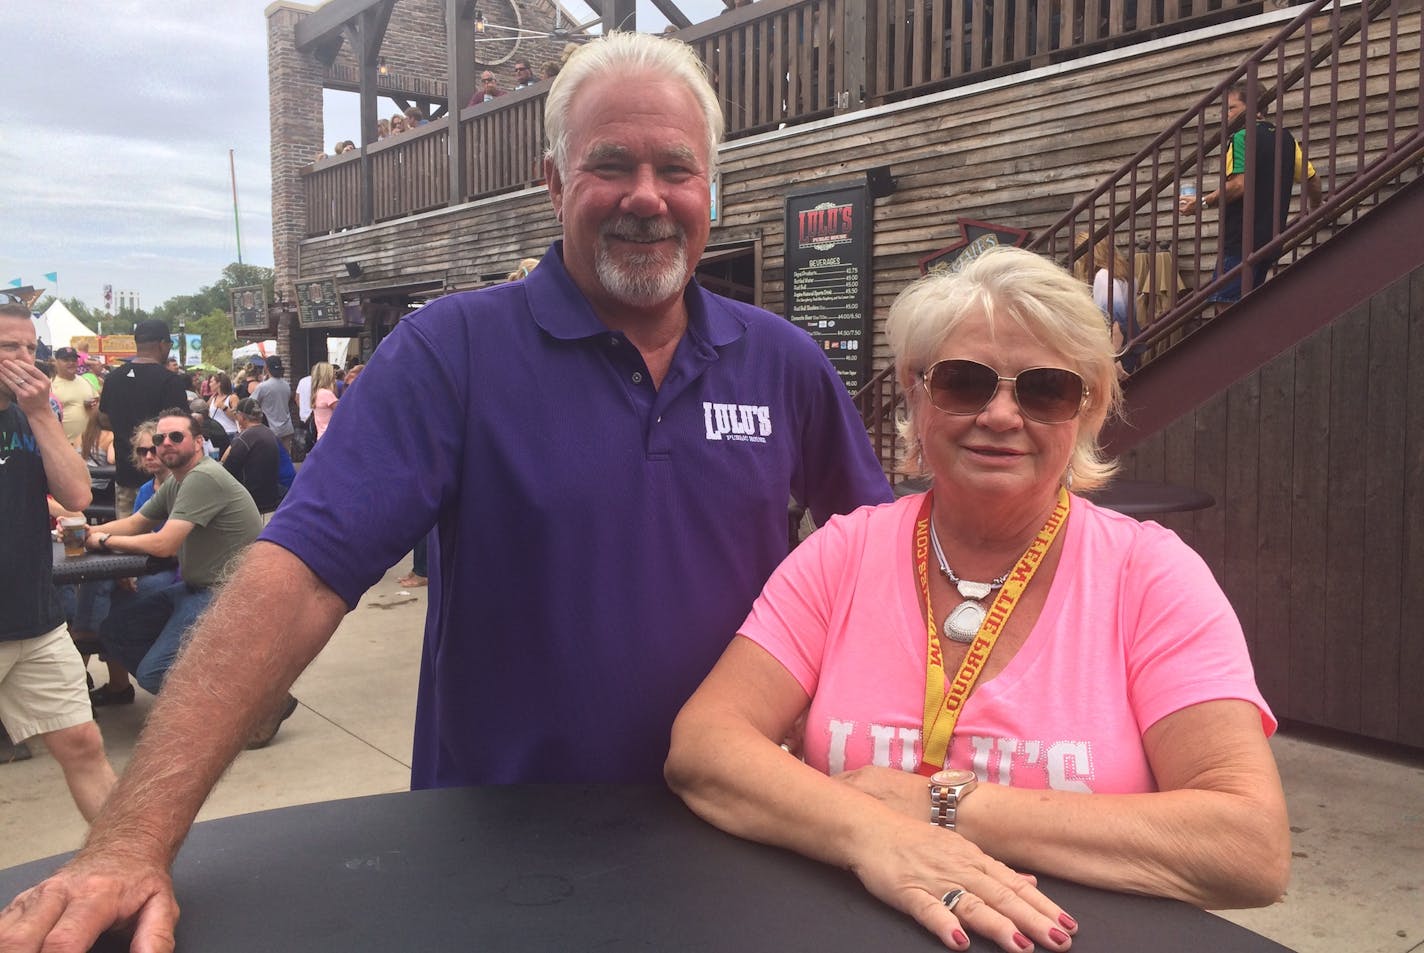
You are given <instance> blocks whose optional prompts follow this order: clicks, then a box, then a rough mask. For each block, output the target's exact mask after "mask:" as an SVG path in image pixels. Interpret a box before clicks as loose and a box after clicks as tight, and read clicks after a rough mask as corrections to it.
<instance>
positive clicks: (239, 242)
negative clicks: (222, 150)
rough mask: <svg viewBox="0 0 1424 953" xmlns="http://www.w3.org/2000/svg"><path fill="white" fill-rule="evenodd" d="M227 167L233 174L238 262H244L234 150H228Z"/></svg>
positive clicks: (234, 228)
mask: <svg viewBox="0 0 1424 953" xmlns="http://www.w3.org/2000/svg"><path fill="white" fill-rule="evenodd" d="M227 168H228V172H229V173H231V175H232V228H233V231H235V232H236V233H237V263H238V264H239V265H240V264H242V224H241V222H239V221H238V217H237V163H236V162H235V161H233V157H232V150H231V149H229V150H227Z"/></svg>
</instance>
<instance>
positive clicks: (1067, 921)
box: [1058, 913, 1078, 930]
mask: <svg viewBox="0 0 1424 953" xmlns="http://www.w3.org/2000/svg"><path fill="white" fill-rule="evenodd" d="M1058 922H1059V923H1061V924H1063V929H1065V930H1076V929H1078V921H1077V920H1074V919H1073V918H1072V917H1070V916H1068V914H1066V913H1060V914H1058Z"/></svg>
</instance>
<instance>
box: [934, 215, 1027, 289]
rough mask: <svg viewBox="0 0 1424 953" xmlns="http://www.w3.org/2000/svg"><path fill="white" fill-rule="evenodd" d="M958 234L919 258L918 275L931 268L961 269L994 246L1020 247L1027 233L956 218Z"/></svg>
mask: <svg viewBox="0 0 1424 953" xmlns="http://www.w3.org/2000/svg"><path fill="white" fill-rule="evenodd" d="M959 234H960V235H961V236H963V237H962V238H961V239H960V240H959V241H957V242H955V243H954V244H953V245H950V246H949V247H948V248H941V249H940V250H939V251H937V252H933V253H931V254H928V255H926V256H925V257H923V258H921V259H920V274H922V275H927V274H929V273H930V272H932V271H949V272H958V271H962V270H963V269H964V267H965V266H966V265H968V264H969V263H970V262H971V261H973V260H974V259H976V258H978V257H979V256H980V255H982V254H984V253H985V252H986V251H988V250H989V249H991V248H993V247H994V246H995V245H1013V246H1015V247H1022V246H1023V244H1024V243H1025V242H1027V241H1028V232H1026V231H1024V230H1023V229H1022V228H1010V227H1009V226H1007V225H992V224H990V223H989V222H978V221H975V220H974V219H972V218H961V219H960V220H959Z"/></svg>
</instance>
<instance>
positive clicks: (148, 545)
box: [0, 320, 338, 817]
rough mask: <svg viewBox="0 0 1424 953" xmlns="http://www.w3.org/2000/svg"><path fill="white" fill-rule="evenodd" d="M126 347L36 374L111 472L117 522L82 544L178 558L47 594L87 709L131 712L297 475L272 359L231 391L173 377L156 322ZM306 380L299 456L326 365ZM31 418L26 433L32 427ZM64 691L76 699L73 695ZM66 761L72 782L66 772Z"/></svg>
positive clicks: (49, 365)
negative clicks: (308, 405) (127, 351)
mask: <svg viewBox="0 0 1424 953" xmlns="http://www.w3.org/2000/svg"><path fill="white" fill-rule="evenodd" d="M7 326H8V325H7ZM134 338H135V344H136V348H137V354H136V356H135V357H134V358H133V359H132V360H130V361H127V362H123V363H116V364H112V365H111V364H110V363H108V362H106V361H105V360H102V359H94V360H90V359H89V357H88V355H84V354H81V353H79V352H78V351H76V350H75V349H74V348H72V347H60V348H57V349H55V350H54V351H53V353H52V354H51V355H50V356H49V359H48V360H43V359H40V358H38V356H37V357H36V360H35V365H34V366H35V368H36V369H37V370H38V371H39V372H40V373H41V374H43V375H45V376H46V377H47V378H48V392H47V395H46V400H47V402H48V408H49V411H50V413H51V414H52V415H53V416H54V418H55V420H56V421H57V422H58V424H59V426H60V428H61V431H62V433H63V436H64V443H65V450H66V451H67V452H68V453H72V454H74V455H75V457H76V458H77V459H79V460H80V461H81V462H82V463H83V464H85V465H86V469H87V468H88V467H97V468H100V469H99V472H100V473H101V474H102V473H107V472H109V470H108V468H112V472H113V474H114V481H113V486H114V501H113V502H114V506H113V510H114V512H113V519H104V518H103V516H102V515H100V514H103V513H104V509H103V507H102V506H99V507H98V508H96V509H93V510H90V513H89V517H90V522H92V523H94V525H92V526H91V527H90V529H89V531H88V533H87V538H86V546H87V547H88V548H89V549H90V550H93V551H96V552H106V553H107V552H123V553H143V554H145V555H150V556H156V557H161V558H167V559H172V560H175V561H176V568H174V569H171V570H167V569H165V570H163V571H161V572H158V573H154V574H150V575H146V576H143V577H139V578H135V579H121V580H117V581H107V580H106V581H93V582H84V583H80V584H77V585H66V586H60V587H57V588H56V590H55V594H56V598H57V600H58V602H57V605H58V606H59V607H60V610H61V611H62V615H63V618H64V623H65V628H66V630H67V633H68V636H69V638H70V640H71V641H72V643H73V651H74V652H75V654H76V657H78V658H81V659H82V660H83V664H84V665H85V666H86V671H85V672H84V677H83V679H82V682H81V684H80V687H81V688H84V689H87V692H88V705H89V707H90V708H91V709H93V710H97V709H99V708H104V707H108V706H113V705H128V704H132V703H133V702H134V700H135V697H136V695H135V682H137V684H138V686H139V687H141V688H143V689H144V690H146V691H148V692H151V693H153V694H157V693H158V692H159V690H160V688H161V687H162V683H163V680H164V678H165V676H166V673H167V670H168V667H169V666H170V665H171V664H172V661H173V658H174V657H175V656H176V654H177V651H178V648H179V646H180V645H181V643H182V640H183V638H184V636H185V634H186V632H187V631H188V629H189V628H190V627H191V626H192V624H193V622H194V620H195V619H196V618H197V616H198V614H199V613H200V612H201V611H202V610H203V608H204V607H206V605H207V603H208V601H209V600H210V599H211V596H212V593H213V589H214V586H215V585H216V583H217V582H218V580H219V579H220V578H221V576H222V573H223V572H224V571H225V570H226V567H227V566H228V564H229V563H230V562H231V561H232V559H233V558H234V556H235V555H236V554H237V553H239V552H240V551H241V550H243V549H245V548H246V547H247V546H248V545H249V544H250V543H251V542H252V541H253V540H254V539H255V538H256V535H257V532H258V531H259V530H260V527H261V526H262V525H264V524H265V523H266V521H268V520H270V519H271V515H272V513H273V511H275V510H276V508H277V505H278V504H279V503H280V502H281V499H282V497H283V496H284V495H285V493H286V491H287V489H288V488H290V486H291V484H292V481H293V479H294V478H295V476H296V468H295V465H294V463H293V460H292V453H293V451H294V450H296V449H298V447H299V445H298V443H297V439H296V437H297V431H296V427H295V424H294V418H297V416H298V415H297V412H296V410H295V409H294V404H295V400H294V397H293V393H292V390H291V388H290V387H289V386H288V385H287V383H286V381H285V379H284V372H283V366H282V362H281V359H280V358H278V357H272V358H269V359H267V360H266V361H263V362H261V363H256V362H254V363H250V364H248V365H246V366H244V367H243V368H242V369H241V370H240V371H239V372H238V379H239V384H237V385H234V383H233V381H232V379H231V378H230V377H229V376H228V375H227V374H226V373H222V372H213V373H208V374H203V373H200V372H198V371H191V372H184V371H182V369H181V368H179V367H178V366H177V362H176V361H174V360H173V359H171V358H169V357H168V356H167V352H168V349H169V346H170V341H171V339H170V337H169V331H168V328H167V325H165V324H164V323H163V322H161V321H156V320H149V321H144V322H141V323H140V324H139V325H138V326H137V327H136V328H135V330H134ZM38 353H39V350H38V348H36V355H38ZM313 378H314V379H315V380H316V381H317V386H316V389H315V395H316V409H315V415H316V426H315V429H314V430H313V432H312V433H311V434H310V437H309V438H308V439H305V440H303V441H302V442H301V444H300V446H302V447H305V446H306V445H308V444H309V443H311V442H314V441H315V440H316V439H317V438H318V437H319V436H320V433H321V432H322V431H324V429H325V426H326V424H327V423H329V422H330V419H331V416H332V413H333V411H334V408H335V403H336V399H335V397H334V390H335V388H336V387H337V386H338V385H337V382H336V380H335V373H334V371H333V369H332V367H331V365H329V364H326V363H322V364H318V365H317V366H316V367H314V368H313ZM239 393H242V394H246V395H247V396H239ZM307 416H310V412H308V414H307ZM26 422H27V424H30V425H31V426H30V430H31V432H33V430H34V428H33V425H32V421H29V420H27V421H26ZM16 432H18V431H16ZM41 432H43V431H41ZM165 487H166V488H167V489H165ZM151 501H153V502H151ZM73 502H74V500H67V501H66V500H65V499H63V498H61V496H60V495H58V494H53V493H52V494H50V496H49V502H48V515H49V518H50V519H52V520H55V521H57V520H59V519H62V518H64V517H67V516H83V515H85V514H84V513H82V512H80V511H81V510H83V509H85V506H78V507H76V506H74V505H72V504H73ZM88 502H92V501H86V505H87V503H88ZM0 641H3V640H0ZM93 656H98V658H99V659H100V660H101V661H102V662H103V663H104V664H105V666H106V668H107V671H108V679H107V681H106V682H105V683H103V684H99V685H95V684H94V680H93V678H92V676H89V675H88V673H87V664H88V661H89V659H90V658H91V657H93ZM67 688H68V689H69V690H70V691H71V694H72V690H73V689H74V686H73V685H69V686H67ZM0 694H3V693H0ZM4 708H5V706H4V705H3V704H0V720H3V721H5V722H6V724H7V727H8V728H9V735H10V737H11V739H12V741H14V742H17V744H12V746H11V747H10V749H9V751H10V755H9V757H11V758H24V757H27V756H28V755H29V750H28V748H27V747H25V745H24V741H25V739H26V738H27V737H29V736H31V735H33V734H35V733H36V732H31V731H29V730H28V726H29V725H30V721H28V720H26V718H24V717H22V716H20V715H13V714H12V715H11V717H9V718H5V717H4V716H3V714H2V713H3V710H4ZM66 717H67V716H66ZM36 723H38V724H40V725H41V726H43V725H47V724H50V723H52V719H50V720H45V719H39V720H38V721H37V722H36ZM93 731H97V727H96V728H94V729H93ZM37 733H38V734H40V735H41V736H43V737H44V738H45V740H46V743H47V744H48V745H49V747H50V748H51V749H53V750H56V752H57V753H58V754H63V753H66V752H67V751H68V750H69V749H68V748H66V747H65V745H64V736H62V735H61V736H60V737H59V739H58V740H56V739H55V738H53V737H51V734H52V732H49V731H48V730H46V731H40V732H37ZM273 734H275V726H271V727H268V728H265V729H264V730H263V731H262V732H261V733H259V734H258V735H255V736H254V737H253V739H251V744H252V746H254V747H256V746H261V745H265V744H266V743H268V742H270V741H271V737H272V735H273ZM71 747H72V746H71ZM90 747H91V748H92V747H93V746H92V745H90ZM99 750H100V752H101V753H102V747H100V748H99ZM62 764H65V769H66V776H67V777H68V776H69V775H70V774H71V773H72V772H71V771H70V769H69V767H68V764H67V763H64V762H62ZM96 771H97V769H96ZM96 771H91V772H90V774H91V775H92V774H95V773H96ZM97 773H98V774H102V773H103V772H102V771H97ZM74 774H75V776H76V777H82V776H83V772H74ZM72 788H73V790H74V791H75V798H76V802H77V803H78V804H79V806H80V809H81V810H82V811H84V812H85V816H86V817H90V816H92V814H93V812H94V810H95V809H96V805H95V803H94V796H93V785H90V786H89V787H88V788H85V787H75V786H73V785H72Z"/></svg>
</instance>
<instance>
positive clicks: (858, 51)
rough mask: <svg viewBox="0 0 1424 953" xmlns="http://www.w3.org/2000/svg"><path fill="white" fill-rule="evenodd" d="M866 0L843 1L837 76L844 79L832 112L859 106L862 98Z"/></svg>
mask: <svg viewBox="0 0 1424 953" xmlns="http://www.w3.org/2000/svg"><path fill="white" fill-rule="evenodd" d="M866 3H867V0H845V23H844V24H842V26H841V36H842V38H843V39H842V42H841V44H840V48H841V56H842V57H843V59H842V61H841V63H840V70H839V73H840V76H841V77H842V79H843V80H844V82H843V83H842V84H841V89H840V90H838V91H837V93H836V112H837V113H838V114H839V113H847V112H853V111H855V110H857V109H860V108H861V105H862V100H863V99H864V98H865V76H866V44H865V37H866V15H865V8H866Z"/></svg>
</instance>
